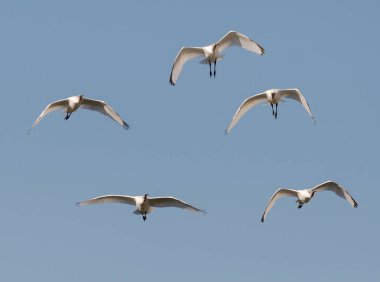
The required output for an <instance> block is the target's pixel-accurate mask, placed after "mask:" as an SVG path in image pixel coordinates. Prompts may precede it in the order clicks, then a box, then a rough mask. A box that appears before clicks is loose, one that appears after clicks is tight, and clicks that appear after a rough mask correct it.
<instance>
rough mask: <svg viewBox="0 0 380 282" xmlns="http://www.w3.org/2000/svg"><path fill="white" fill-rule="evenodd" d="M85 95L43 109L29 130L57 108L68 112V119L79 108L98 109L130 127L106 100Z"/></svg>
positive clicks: (57, 102)
mask: <svg viewBox="0 0 380 282" xmlns="http://www.w3.org/2000/svg"><path fill="white" fill-rule="evenodd" d="M83 96H84V95H79V96H72V97H69V98H66V99H63V100H58V101H55V102H53V103H51V104H49V105H47V107H46V108H45V109H44V110H43V111H42V113H41V114H40V116H39V117H38V118H37V119H36V121H35V122H34V124H33V126H32V128H31V129H30V130H29V132H30V131H31V130H32V129H33V128H34V127H35V126H36V125H37V124H38V123H39V122H40V121H41V120H42V119H43V118H44V117H45V116H46V115H47V114H48V113H51V112H53V111H57V110H61V109H62V110H64V112H65V113H66V116H65V120H68V119H69V118H70V116H71V114H72V113H73V112H75V111H76V110H78V109H79V108H82V109H87V110H92V111H97V112H99V113H101V114H103V115H105V116H108V117H109V118H111V119H113V120H114V121H116V122H117V123H119V124H120V125H121V126H123V127H124V128H125V129H128V128H129V125H128V124H127V123H126V122H125V121H124V120H123V119H122V118H121V117H120V116H119V115H118V114H117V113H116V112H115V111H114V110H113V109H112V108H111V106H109V105H108V104H107V103H106V102H104V101H100V100H93V99H87V98H84V97H83Z"/></svg>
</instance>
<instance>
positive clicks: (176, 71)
mask: <svg viewBox="0 0 380 282" xmlns="http://www.w3.org/2000/svg"><path fill="white" fill-rule="evenodd" d="M204 56H205V52H204V51H203V48H201V47H183V48H182V49H181V50H180V51H179V52H178V54H177V57H176V58H175V61H174V64H173V67H172V72H171V73H170V79H169V82H170V84H171V85H175V84H176V82H177V79H178V77H179V75H180V73H181V71H182V68H183V65H184V64H185V63H186V62H187V61H189V60H191V59H194V58H197V57H204Z"/></svg>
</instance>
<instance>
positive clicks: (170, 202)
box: [148, 197, 205, 212]
mask: <svg viewBox="0 0 380 282" xmlns="http://www.w3.org/2000/svg"><path fill="white" fill-rule="evenodd" d="M148 203H149V205H150V206H151V207H155V208H165V207H175V208H181V209H187V210H190V211H194V212H205V211H204V210H201V209H198V208H196V207H193V206H192V205H189V204H188V203H185V202H183V201H181V200H179V199H177V198H174V197H157V198H148Z"/></svg>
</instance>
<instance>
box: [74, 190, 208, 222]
mask: <svg viewBox="0 0 380 282" xmlns="http://www.w3.org/2000/svg"><path fill="white" fill-rule="evenodd" d="M111 202H112V203H123V204H128V205H134V206H136V210H135V211H134V214H141V215H142V217H143V220H144V221H145V220H146V215H147V214H148V213H150V212H151V211H152V210H153V208H165V207H175V208H181V209H187V210H190V211H193V212H203V213H204V212H205V211H204V210H201V209H197V208H195V207H193V206H191V205H189V204H188V203H185V202H184V201H181V200H179V199H177V198H174V197H156V198H149V197H148V194H145V195H143V196H128V195H105V196H100V197H97V198H93V199H90V200H87V201H83V202H79V203H77V205H78V206H86V205H93V204H103V203H111Z"/></svg>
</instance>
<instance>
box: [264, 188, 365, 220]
mask: <svg viewBox="0 0 380 282" xmlns="http://www.w3.org/2000/svg"><path fill="white" fill-rule="evenodd" d="M326 190H328V191H332V192H334V193H335V194H337V195H338V196H339V197H341V198H343V199H346V200H347V201H348V202H349V203H350V204H351V206H352V207H354V208H357V207H358V203H357V202H356V201H355V200H354V198H352V196H351V195H350V194H349V193H348V192H347V190H346V189H344V188H343V187H342V186H340V185H339V184H338V183H336V182H333V181H326V182H324V183H321V184H319V185H317V186H315V187H314V188H311V189H304V190H292V189H285V188H280V189H278V190H277V191H276V192H275V193H274V194H273V196H272V197H271V198H270V200H269V202H268V204H267V207H266V209H265V211H264V214H263V216H262V218H261V222H264V220H265V218H266V216H267V213H268V212H269V211H270V209H271V208H272V207H273V206H274V204H275V202H276V201H277V200H278V199H279V198H281V197H284V196H288V197H297V198H298V200H297V201H296V203H298V208H299V209H300V208H302V206H303V204H305V203H308V202H309V201H310V199H311V198H313V196H314V193H316V192H321V191H326Z"/></svg>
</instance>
